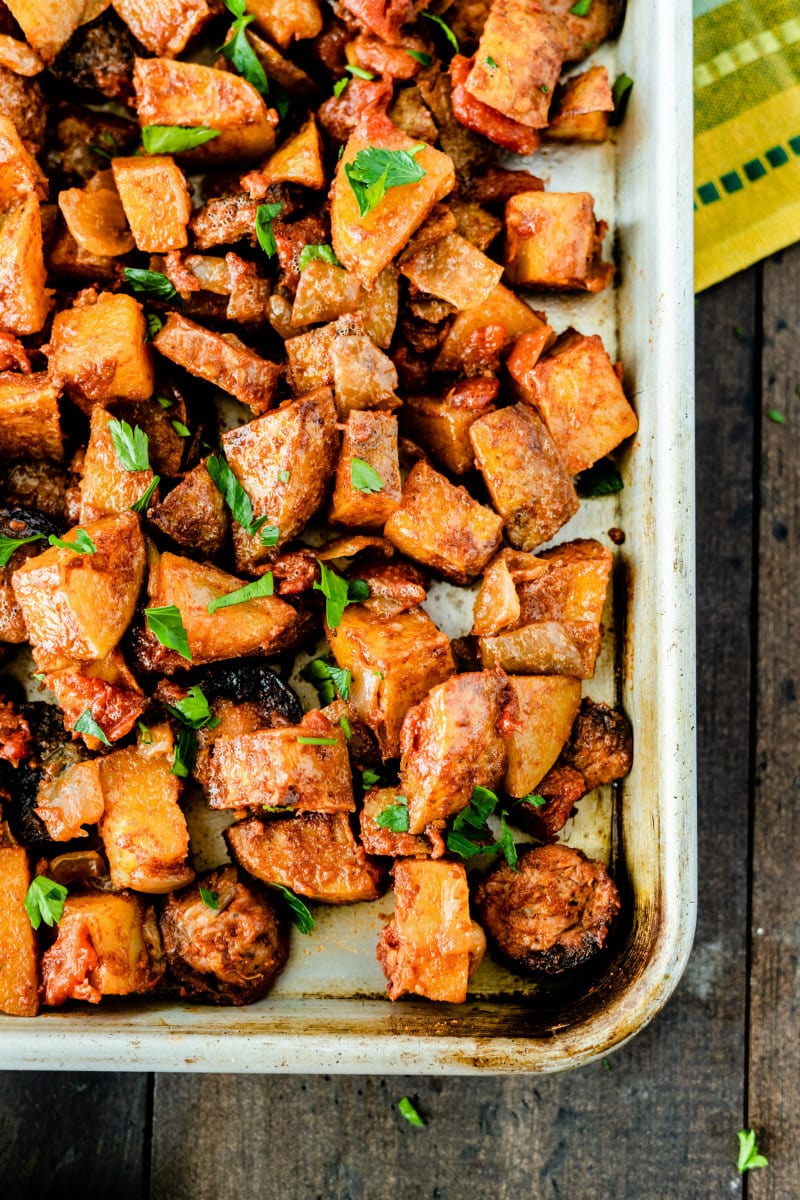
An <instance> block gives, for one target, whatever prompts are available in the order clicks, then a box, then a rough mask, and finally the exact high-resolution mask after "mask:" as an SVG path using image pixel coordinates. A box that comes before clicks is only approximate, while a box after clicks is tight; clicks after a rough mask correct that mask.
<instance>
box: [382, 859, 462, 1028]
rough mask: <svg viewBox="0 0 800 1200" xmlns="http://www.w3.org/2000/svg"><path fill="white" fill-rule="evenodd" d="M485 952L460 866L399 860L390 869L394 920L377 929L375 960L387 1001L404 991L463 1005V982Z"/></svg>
mask: <svg viewBox="0 0 800 1200" xmlns="http://www.w3.org/2000/svg"><path fill="white" fill-rule="evenodd" d="M485 951H486V938H485V937H484V934H483V930H482V929H481V927H480V925H478V924H476V922H475V921H473V920H472V919H471V917H470V913H469V888H468V887H467V873H466V870H465V869H464V866H463V864H462V863H454V862H431V861H430V860H420V861H416V862H415V861H411V860H408V859H403V860H401V861H400V862H398V863H396V864H395V868H394V916H393V917H392V919H391V921H390V922H389V923H388V925H385V926H384V928H383V930H382V931H381V935H380V940H379V942H378V962H379V963H380V964H381V967H382V968H383V973H384V975H385V976H386V978H387V979H388V981H389V989H388V990H389V999H390V1000H397V999H398V997H400V996H402V995H404V994H405V993H406V992H408V993H410V994H411V995H415V996H425V997H426V998H427V999H428V1000H442V1001H445V1002H449V1003H450V1004H463V1002H464V1001H465V1000H466V998H467V981H468V979H469V977H470V975H472V974H473V972H474V971H476V970H477V969H478V966H479V965H480V961H481V959H482V958H483V955H484V953H485Z"/></svg>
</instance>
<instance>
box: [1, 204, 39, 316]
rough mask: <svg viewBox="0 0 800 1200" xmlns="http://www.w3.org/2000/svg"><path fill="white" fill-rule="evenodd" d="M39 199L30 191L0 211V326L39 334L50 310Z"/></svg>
mask: <svg viewBox="0 0 800 1200" xmlns="http://www.w3.org/2000/svg"><path fill="white" fill-rule="evenodd" d="M46 281H47V273H46V271H45V267H44V251H43V248H42V218H41V213H40V211H39V201H38V200H37V198H36V196H35V195H33V194H30V195H28V196H27V197H26V199H24V200H22V201H21V202H17V203H16V204H15V205H14V206H13V207H11V208H8V209H6V210H5V211H4V212H0V329H2V330H5V331H6V332H7V333H15V334H17V335H18V336H20V337H22V336H23V335H24V334H27V333H38V332H39V330H40V329H41V328H42V326H43V325H44V323H45V320H46V319H47V314H48V312H49V311H50V295H51V293H50V291H49V290H48V289H47V288H46V287H45V283H46Z"/></svg>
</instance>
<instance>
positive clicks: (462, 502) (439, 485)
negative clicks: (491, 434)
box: [383, 462, 503, 583]
mask: <svg viewBox="0 0 800 1200" xmlns="http://www.w3.org/2000/svg"><path fill="white" fill-rule="evenodd" d="M383 532H384V536H385V537H387V538H388V539H389V541H390V542H391V543H392V545H394V546H396V547H397V549H398V550H399V551H400V553H401V554H407V555H408V557H409V558H411V559H413V560H414V561H415V562H421V563H423V564H424V565H425V566H428V567H432V568H433V569H434V570H435V571H438V572H439V574H440V575H444V577H445V579H449V580H451V581H452V582H453V583H469V581H470V580H471V579H473V578H474V577H475V576H476V575H477V574H478V573H479V572H480V571H482V570H483V568H484V567H485V566H486V564H487V563H488V561H489V559H490V558H491V557H492V555H493V554H494V552H495V551H496V550H497V549H498V547H499V546H500V542H501V541H502V537H503V518H502V517H499V516H498V515H497V513H495V512H492V510H491V509H490V508H486V506H485V505H483V504H478V502H477V500H473V499H472V497H471V496H470V494H469V492H468V491H467V489H466V488H463V487H456V486H455V485H454V484H452V483H450V482H449V480H447V479H445V477H444V475H440V474H439V472H438V471H434V470H433V468H432V467H429V466H428V464H427V463H425V462H418V463H417V464H416V466H415V467H414V468H413V470H412V471H411V473H410V474H409V476H408V478H407V479H406V481H405V484H404V485H403V496H402V500H401V502H400V507H399V508H398V509H397V510H396V511H395V512H394V513H393V514H392V515H391V517H390V518H389V520H388V521H387V522H386V528H385V529H384V531H383Z"/></svg>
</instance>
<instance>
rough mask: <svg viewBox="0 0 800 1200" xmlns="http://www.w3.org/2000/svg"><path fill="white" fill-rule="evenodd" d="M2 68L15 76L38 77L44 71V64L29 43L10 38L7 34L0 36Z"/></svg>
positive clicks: (0, 65) (0, 63)
mask: <svg viewBox="0 0 800 1200" xmlns="http://www.w3.org/2000/svg"><path fill="white" fill-rule="evenodd" d="M0 68H3V69H4V70H6V71H13V72H14V74H15V75H26V76H29V77H30V76H32V75H38V74H39V73H40V72H41V71H43V70H44V63H43V62H42V60H41V58H40V57H39V55H38V54H37V53H36V51H35V50H32V49H31V47H30V46H29V45H28V43H27V42H21V41H20V40H19V38H15V37H9V35H8V34H7V33H2V34H0Z"/></svg>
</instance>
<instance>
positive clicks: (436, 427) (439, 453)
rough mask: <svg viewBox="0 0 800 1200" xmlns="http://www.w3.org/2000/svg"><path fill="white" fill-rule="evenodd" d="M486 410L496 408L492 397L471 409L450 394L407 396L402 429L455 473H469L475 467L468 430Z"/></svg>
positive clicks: (404, 404) (401, 417)
mask: <svg viewBox="0 0 800 1200" xmlns="http://www.w3.org/2000/svg"><path fill="white" fill-rule="evenodd" d="M491 394H492V393H489V395H491ZM487 411H488V412H492V411H494V407H493V405H492V404H491V400H487V403H486V404H483V405H481V407H479V408H471V407H466V406H463V405H461V404H460V403H452V402H451V401H449V400H448V397H447V396H445V397H444V398H440V397H435V396H407V397H406V398H405V399H404V401H403V408H402V410H401V412H400V421H401V424H402V429H403V432H404V433H406V434H408V435H410V436H411V437H412V438H415V439H418V440H419V442H420V444H421V445H424V446H425V447H426V449H428V450H430V452H431V453H432V454H433V455H435V457H436V458H437V459H438V460H439V462H440V463H441V464H442V466H443V467H445V468H446V469H447V470H448V471H450V472H451V473H452V474H453V475H466V474H467V472H468V471H471V470H472V469H473V468H474V466H475V452H474V450H473V449H472V442H471V441H470V437H469V431H470V428H471V427H472V425H473V423H474V422H475V421H477V419H478V417H480V416H481V414H482V413H486V412H487Z"/></svg>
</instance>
